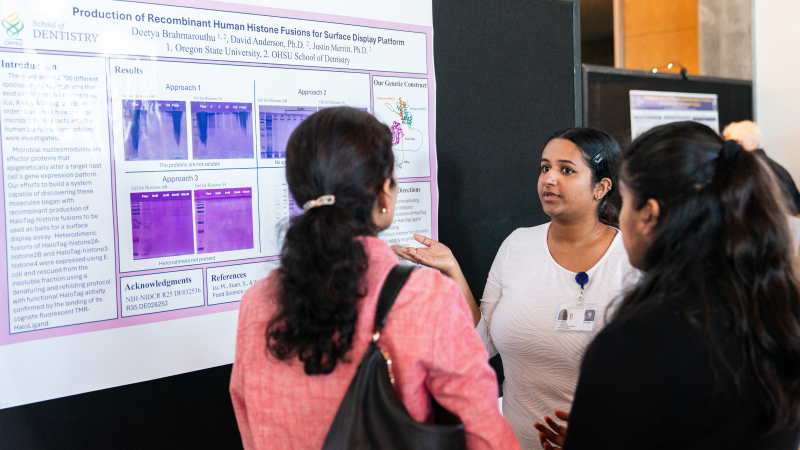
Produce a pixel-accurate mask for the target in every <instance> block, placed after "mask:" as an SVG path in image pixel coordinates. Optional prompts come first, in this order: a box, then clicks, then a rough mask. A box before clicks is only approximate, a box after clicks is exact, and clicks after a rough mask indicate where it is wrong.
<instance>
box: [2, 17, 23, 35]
mask: <svg viewBox="0 0 800 450" xmlns="http://www.w3.org/2000/svg"><path fill="white" fill-rule="evenodd" d="M0 23H2V24H3V28H5V29H6V34H8V35H9V36H10V37H14V36H16V35H18V34H19V32H20V31H22V29H23V28H25V24H23V23H22V21H21V20H19V15H18V14H17V13H15V12H13V13H11V14H9V15H8V16H6V18H4V19H3V21H2V22H0Z"/></svg>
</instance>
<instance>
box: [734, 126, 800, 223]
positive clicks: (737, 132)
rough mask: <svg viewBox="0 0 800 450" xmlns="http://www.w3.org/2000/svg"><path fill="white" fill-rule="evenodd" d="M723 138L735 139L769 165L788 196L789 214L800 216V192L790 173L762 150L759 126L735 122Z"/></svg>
mask: <svg viewBox="0 0 800 450" xmlns="http://www.w3.org/2000/svg"><path fill="white" fill-rule="evenodd" d="M722 136H723V137H724V138H725V139H726V140H730V139H733V140H734V141H737V142H739V144H741V145H742V147H744V149H745V150H747V151H748V152H753V154H755V155H758V157H759V158H761V160H762V161H764V162H765V163H767V165H768V166H769V168H770V170H772V173H773V174H774V175H775V178H776V181H777V182H778V184H779V185H780V186H781V188H782V190H783V194H784V195H785V196H786V199H787V202H788V203H789V208H788V211H789V214H790V215H793V216H794V215H798V214H800V191H798V190H797V186H796V185H795V184H794V180H793V179H792V176H791V175H790V174H789V172H787V171H786V169H784V168H783V166H781V165H780V164H778V163H776V162H775V161H773V160H772V159H771V158H770V157H769V156H767V153H766V152H764V150H763V149H762V148H761V139H762V136H761V129H760V128H759V127H758V124H756V123H754V122H751V121H749V120H743V121H741V122H733V123H731V124H730V125H728V126H727V127H725V129H724V130H722Z"/></svg>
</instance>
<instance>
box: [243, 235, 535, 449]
mask: <svg viewBox="0 0 800 450" xmlns="http://www.w3.org/2000/svg"><path fill="white" fill-rule="evenodd" d="M363 242H364V247H365V250H366V253H367V256H368V258H369V269H368V271H367V274H366V280H367V283H368V287H369V288H368V293H367V295H366V297H364V298H363V299H362V301H361V304H360V306H359V314H358V324H357V327H356V333H355V336H354V338H353V347H352V349H351V352H350V353H349V354H348V358H349V360H350V362H349V363H342V362H341V361H340V362H339V364H337V365H336V369H335V370H334V371H333V372H332V373H331V374H329V375H313V376H309V375H306V374H305V372H304V371H303V365H302V364H301V363H300V362H299V361H298V360H297V359H294V360H289V361H278V360H277V359H275V358H274V357H273V356H271V355H270V354H269V352H268V351H267V350H266V342H265V332H266V326H267V322H268V321H269V319H270V318H271V317H272V316H273V314H274V313H275V307H276V305H275V292H276V287H277V284H278V278H277V273H276V272H273V273H272V274H271V275H270V276H268V277H267V278H265V279H264V280H261V281H260V282H258V283H257V284H256V285H255V286H253V287H251V288H250V289H249V290H248V291H247V292H246V293H245V294H244V297H243V298H242V304H241V309H240V311H239V329H238V332H237V336H236V360H235V362H234V364H233V374H232V375H231V386H230V391H231V398H232V400H233V406H234V409H235V410H236V419H237V421H238V422H239V431H240V432H241V434H242V441H243V443H244V447H245V449H247V450H256V449H319V448H321V447H322V444H323V442H324V441H325V436H326V435H327V433H328V429H329V428H330V425H331V423H332V422H333V417H334V415H335V414H336V411H337V410H338V408H339V404H340V403H341V401H342V398H344V394H345V392H346V391H347V388H348V386H349V384H350V381H351V380H352V379H353V377H354V376H355V373H356V368H357V366H358V363H359V361H360V360H361V357H362V356H363V354H364V352H365V351H366V349H367V345H368V343H369V341H370V339H371V334H372V321H373V318H374V315H375V305H376V302H377V299H378V293H379V291H380V288H381V286H382V285H383V281H384V279H385V278H386V276H387V275H388V274H389V271H390V270H391V268H392V267H394V266H395V265H396V264H397V263H398V260H397V257H396V256H395V254H394V252H392V250H391V249H390V248H389V246H388V245H386V243H384V242H383V241H381V240H380V239H378V238H374V237H367V238H364V239H363ZM378 342H379V344H380V346H381V348H382V349H383V350H386V351H388V352H389V354H390V355H391V357H392V361H393V364H392V371H393V373H394V375H395V380H396V381H395V389H396V390H397V393H398V394H399V395H400V399H401V400H402V401H403V404H405V406H406V408H407V409H408V412H409V413H410V414H411V416H412V417H413V418H414V419H415V420H417V421H426V420H431V416H432V412H431V402H430V398H429V395H428V393H429V392H430V393H431V394H433V396H434V397H436V400H437V401H438V402H439V403H440V404H441V405H442V406H444V407H445V408H447V409H448V410H450V411H452V412H453V413H455V414H457V415H458V416H459V417H460V418H461V420H462V421H463V422H464V425H465V428H466V435H467V448H469V449H500V448H502V449H518V448H519V443H518V442H517V438H516V437H515V436H514V433H513V431H512V430H511V426H510V425H509V424H508V422H507V421H506V420H505V418H503V416H502V415H501V414H500V411H499V409H498V404H497V379H496V377H495V374H494V372H493V371H492V369H491V367H489V364H488V362H487V361H488V354H487V353H486V349H485V347H484V345H483V342H482V341H481V338H480V337H479V336H478V334H477V333H476V332H475V327H474V326H473V324H472V316H471V314H470V311H469V309H468V308H467V305H466V302H465V300H464V297H463V295H462V294H461V291H460V290H459V288H458V286H457V285H456V284H455V283H454V282H453V281H452V280H450V279H448V278H447V277H445V276H444V275H442V274H441V273H439V272H437V271H435V270H430V269H417V270H415V271H414V272H413V273H412V275H411V277H410V279H409V280H408V282H407V283H406V285H405V287H404V288H403V290H402V291H401V292H400V295H399V296H398V298H397V300H396V302H395V304H394V306H393V307H392V309H391V311H390V312H389V315H388V319H387V321H386V325H385V327H384V329H383V333H382V335H381V338H380V340H379V341H378Z"/></svg>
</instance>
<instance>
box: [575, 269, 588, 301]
mask: <svg viewBox="0 0 800 450" xmlns="http://www.w3.org/2000/svg"><path fill="white" fill-rule="evenodd" d="M575 282H576V283H578V284H579V285H580V286H581V292H580V293H579V294H578V305H582V304H583V288H584V287H585V286H586V283H588V282H589V274H587V273H586V272H578V274H577V275H575Z"/></svg>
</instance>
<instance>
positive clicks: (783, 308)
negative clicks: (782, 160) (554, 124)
mask: <svg viewBox="0 0 800 450" xmlns="http://www.w3.org/2000/svg"><path fill="white" fill-rule="evenodd" d="M620 185H621V186H620V187H621V189H620V193H621V194H622V198H623V207H622V211H621V215H620V230H621V232H622V236H623V240H624V243H625V248H626V249H627V251H628V255H629V258H630V261H631V264H632V265H634V266H635V267H637V268H639V269H641V270H643V271H644V272H645V274H644V277H643V278H642V280H641V281H640V283H639V284H638V285H637V286H636V287H635V288H634V289H633V290H632V291H631V292H629V293H628V294H627V295H626V296H625V297H624V299H622V301H621V303H619V305H618V308H617V311H616V312H615V316H614V318H613V320H612V321H611V323H609V324H608V325H607V326H606V328H605V329H603V330H602V331H601V332H600V333H599V334H598V336H597V338H596V339H595V340H594V342H593V343H592V344H591V346H590V347H589V349H588V350H587V352H586V355H585V357H584V360H583V364H582V366H581V374H580V379H579V381H578V387H577V391H576V393H575V400H574V402H573V408H572V411H571V415H570V417H569V433H566V432H565V430H564V428H565V427H561V426H559V425H556V424H555V423H552V424H551V426H553V427H554V428H555V431H556V432H560V434H562V435H563V434H566V442H564V449H566V450H581V449H592V450H597V449H603V448H613V449H628V448H630V449H634V448H635V449H717V448H719V449H724V450H731V449H770V450H783V449H786V450H789V449H791V450H797V448H798V444H800V427H798V423H800V290H799V289H798V286H799V284H798V278H797V276H796V275H795V272H794V270H793V269H792V256H791V251H792V245H791V239H790V237H789V232H788V229H787V224H786V219H785V212H784V211H783V209H782V208H783V204H782V202H780V198H781V197H780V195H779V194H778V191H777V186H776V184H775V182H774V180H773V179H772V175H771V173H770V172H769V169H767V168H765V166H764V165H763V164H761V163H759V162H758V161H757V159H756V157H755V156H753V155H752V154H750V153H748V152H746V151H744V149H742V147H741V146H740V145H739V144H738V143H736V142H735V141H727V142H725V141H723V140H722V138H720V137H719V136H718V135H717V134H716V133H715V132H714V131H712V130H711V129H710V128H708V127H706V126H705V125H700V124H696V123H692V122H680V123H675V124H669V125H664V126H660V127H657V128H654V129H653V130H651V131H649V132H647V133H645V134H643V135H642V136H641V137H639V138H638V139H636V140H635V141H634V142H633V143H632V144H631V145H630V146H629V147H628V148H627V149H626V150H625V152H624V153H623V158H622V167H621V172H620ZM537 427H541V425H538V424H537ZM547 431H548V434H549V436H550V437H553V433H552V431H551V430H547ZM557 441H560V439H557ZM557 441H556V442H557ZM549 445H550V444H547V445H545V448H548V447H549Z"/></svg>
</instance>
